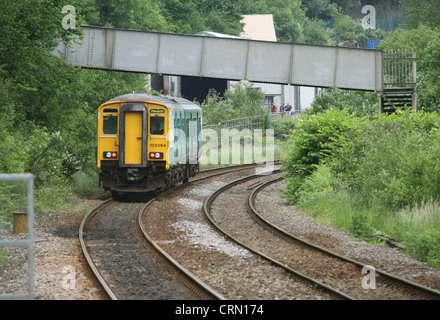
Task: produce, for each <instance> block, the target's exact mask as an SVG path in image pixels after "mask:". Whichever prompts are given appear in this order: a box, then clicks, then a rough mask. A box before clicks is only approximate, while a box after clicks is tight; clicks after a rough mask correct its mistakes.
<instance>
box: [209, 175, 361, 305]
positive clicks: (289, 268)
mask: <svg viewBox="0 0 440 320" xmlns="http://www.w3.org/2000/svg"><path fill="white" fill-rule="evenodd" d="M279 172H280V170H279V169H277V170H274V171H272V172H270V173H268V174H274V173H279ZM258 177H261V174H254V175H250V176H247V177H244V178H241V179H237V180H234V181H232V182H231V183H229V184H227V185H225V186H222V187H220V188H218V189H217V190H216V191H214V192H213V193H212V194H211V195H209V196H208V198H206V200H205V202H204V204H203V211H204V213H205V216H206V218H207V219H208V220H209V222H210V223H211V224H212V225H213V226H214V227H215V228H216V229H217V230H219V231H220V232H221V233H223V234H224V235H225V236H226V237H228V238H229V239H231V240H232V241H234V242H235V243H237V244H239V245H240V246H242V247H244V248H246V249H247V250H249V251H251V252H253V253H255V254H256V255H258V256H260V257H262V258H264V259H266V260H268V261H270V262H271V263H273V264H274V265H276V266H279V267H281V268H283V269H285V270H287V271H289V272H290V273H293V274H295V275H296V276H298V277H300V278H302V279H305V280H307V281H309V282H311V283H313V284H315V285H317V286H319V287H320V288H323V289H325V290H327V291H329V292H332V293H334V294H336V295H338V296H340V297H342V298H344V299H348V300H356V299H355V298H354V297H351V296H349V295H347V294H345V293H343V292H340V291H338V290H336V289H335V288H332V287H330V286H328V285H326V284H324V283H322V282H320V281H318V280H316V279H313V278H311V277H309V276H306V275H305V274H303V273H301V272H299V271H298V270H295V269H293V268H291V267H289V266H288V265H286V264H284V263H282V262H279V261H277V260H275V259H273V258H271V257H269V256H267V255H266V254H264V253H262V252H260V251H258V250H256V249H254V248H252V247H250V246H248V245H246V244H245V243H243V242H241V241H240V240H238V239H237V238H235V237H234V236H232V235H231V234H229V233H228V232H227V231H225V230H224V229H223V228H222V227H221V226H220V225H219V224H218V223H216V222H215V220H214V218H213V217H212V215H211V213H210V206H211V204H212V202H213V201H214V199H215V198H216V197H217V196H218V195H219V194H221V193H222V192H223V191H224V190H227V189H229V188H231V187H232V186H235V185H237V184H240V183H243V182H246V181H248V180H252V179H255V178H258Z"/></svg>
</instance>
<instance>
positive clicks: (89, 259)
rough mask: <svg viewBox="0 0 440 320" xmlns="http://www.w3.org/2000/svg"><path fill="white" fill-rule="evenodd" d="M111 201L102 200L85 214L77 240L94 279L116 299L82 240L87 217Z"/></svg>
mask: <svg viewBox="0 0 440 320" xmlns="http://www.w3.org/2000/svg"><path fill="white" fill-rule="evenodd" d="M112 201H113V199H107V200H105V201H104V202H102V203H101V204H99V205H98V206H96V207H94V208H93V209H92V210H90V211H89V212H88V213H87V214H86V215H85V217H84V218H83V220H82V221H81V225H80V227H79V242H80V244H81V249H82V252H83V255H84V257H85V258H86V260H87V263H88V265H89V267H90V269H91V270H92V272H93V274H94V275H95V277H96V279H97V280H98V282H99V283H100V285H101V287H102V288H103V289H104V291H105V293H106V294H107V296H108V297H109V298H110V299H111V300H118V297H117V296H116V294H115V293H114V292H113V290H112V289H110V286H109V285H108V284H107V282H106V281H105V280H104V278H103V277H102V275H101V274H100V273H99V270H98V268H97V267H96V265H95V263H94V262H93V259H92V257H91V256H90V254H89V252H88V251H87V246H86V243H85V241H84V226H85V225H86V222H87V220H88V219H89V217H91V216H92V215H93V214H95V213H96V212H98V211H99V210H102V209H103V208H104V207H105V206H106V205H108V204H109V203H110V202H112Z"/></svg>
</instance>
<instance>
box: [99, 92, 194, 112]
mask: <svg viewBox="0 0 440 320" xmlns="http://www.w3.org/2000/svg"><path fill="white" fill-rule="evenodd" d="M116 101H121V102H158V103H162V104H165V105H166V106H168V107H169V108H171V109H181V108H183V109H184V110H200V109H201V108H200V107H199V106H198V105H197V104H195V103H193V102H191V101H189V100H187V99H184V98H178V97H171V96H156V95H151V94H146V93H143V92H140V93H137V92H134V93H129V94H124V95H121V96H118V97H115V98H113V99H110V100H108V101H107V102H106V103H108V102H116Z"/></svg>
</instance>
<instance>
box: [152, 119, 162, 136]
mask: <svg viewBox="0 0 440 320" xmlns="http://www.w3.org/2000/svg"><path fill="white" fill-rule="evenodd" d="M164 128H165V118H164V117H158V116H155V117H150V134H164V132H165V131H164Z"/></svg>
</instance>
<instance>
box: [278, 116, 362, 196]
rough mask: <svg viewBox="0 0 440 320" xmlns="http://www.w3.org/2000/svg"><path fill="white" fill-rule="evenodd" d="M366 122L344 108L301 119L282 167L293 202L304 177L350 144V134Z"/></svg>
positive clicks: (355, 133) (290, 141)
mask: <svg viewBox="0 0 440 320" xmlns="http://www.w3.org/2000/svg"><path fill="white" fill-rule="evenodd" d="M363 121H364V118H358V117H355V116H354V115H351V114H349V113H348V112H347V111H345V110H334V109H330V110H328V111H326V112H325V113H319V114H316V115H305V116H304V117H301V118H300V119H298V121H297V125H296V128H295V130H294V131H293V134H292V136H291V138H290V140H289V143H290V146H291V147H290V152H289V154H288V155H287V157H286V158H285V159H284V161H285V163H286V164H285V166H284V167H283V170H284V171H287V178H286V179H287V181H288V185H287V188H288V190H287V196H288V199H289V200H290V201H292V202H295V201H296V200H297V198H298V192H299V190H300V189H301V185H302V182H303V180H304V178H305V177H307V176H309V175H310V174H311V173H312V172H313V171H314V169H315V168H316V165H318V164H320V163H321V162H323V161H326V160H327V159H328V158H329V157H330V156H331V155H332V154H334V153H335V152H338V150H339V149H340V148H343V147H345V145H346V144H347V143H350V140H349V139H348V138H347V137H356V136H357V135H358V134H360V131H359V127H360V124H361V123H362V122H363Z"/></svg>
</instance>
